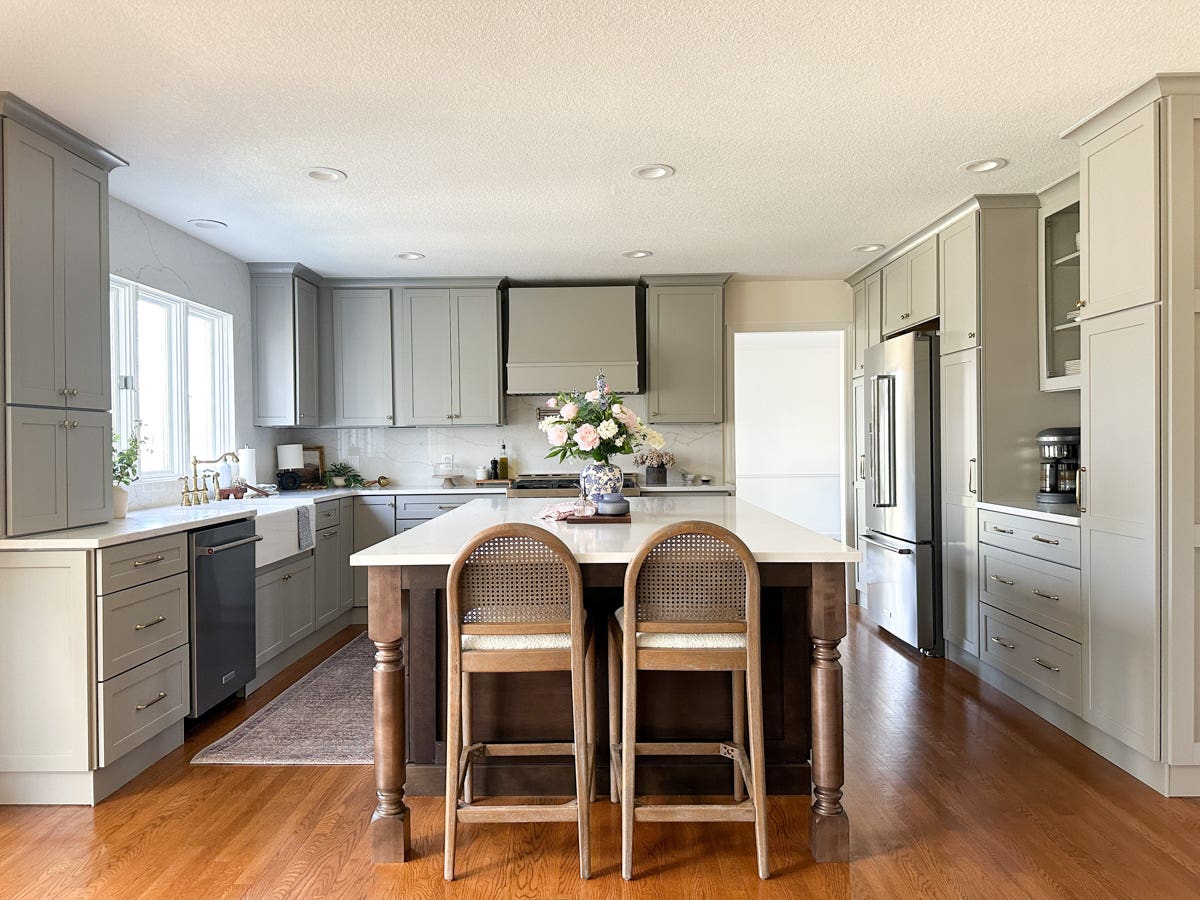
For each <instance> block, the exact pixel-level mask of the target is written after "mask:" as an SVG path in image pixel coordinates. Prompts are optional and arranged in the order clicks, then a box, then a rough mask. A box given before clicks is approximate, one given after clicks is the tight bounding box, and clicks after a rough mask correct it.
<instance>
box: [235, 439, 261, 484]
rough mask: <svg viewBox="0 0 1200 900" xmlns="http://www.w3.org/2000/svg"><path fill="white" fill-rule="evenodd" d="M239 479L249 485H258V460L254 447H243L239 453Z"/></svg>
mask: <svg viewBox="0 0 1200 900" xmlns="http://www.w3.org/2000/svg"><path fill="white" fill-rule="evenodd" d="M237 458H238V477H239V478H241V479H243V480H244V481H246V482H248V483H249V484H258V460H256V459H255V450H254V448H253V447H243V448H242V449H241V450H239V451H238V452H237Z"/></svg>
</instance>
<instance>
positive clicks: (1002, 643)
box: [992, 637, 1017, 650]
mask: <svg viewBox="0 0 1200 900" xmlns="http://www.w3.org/2000/svg"><path fill="white" fill-rule="evenodd" d="M992 643H993V644H999V645H1000V646H1001V647H1007V648H1008V649H1009V650H1016V649H1017V645H1016V644H1009V643H1007V642H1006V641H1002V640H1000V638H998V637H994V638H992Z"/></svg>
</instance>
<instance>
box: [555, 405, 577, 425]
mask: <svg viewBox="0 0 1200 900" xmlns="http://www.w3.org/2000/svg"><path fill="white" fill-rule="evenodd" d="M559 415H560V416H561V417H562V418H564V419H566V420H567V421H568V422H570V421H571V420H572V419H574V418H575V417H576V416H577V415H579V406H578V404H575V403H571V402H570V401H568V402H566V403H564V404H563V408H562V409H560V410H559Z"/></svg>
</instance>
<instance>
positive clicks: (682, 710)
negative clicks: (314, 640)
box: [368, 562, 850, 862]
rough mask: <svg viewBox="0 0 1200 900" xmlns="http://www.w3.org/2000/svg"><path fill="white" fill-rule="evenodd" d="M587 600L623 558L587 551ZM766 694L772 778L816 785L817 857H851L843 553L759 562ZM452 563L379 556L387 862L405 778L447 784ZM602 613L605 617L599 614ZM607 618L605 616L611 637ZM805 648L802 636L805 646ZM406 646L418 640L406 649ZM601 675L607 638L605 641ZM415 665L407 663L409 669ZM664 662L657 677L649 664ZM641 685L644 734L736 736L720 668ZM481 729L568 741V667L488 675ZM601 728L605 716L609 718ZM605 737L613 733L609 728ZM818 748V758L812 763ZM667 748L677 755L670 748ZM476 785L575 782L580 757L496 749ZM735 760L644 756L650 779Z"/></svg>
mask: <svg viewBox="0 0 1200 900" xmlns="http://www.w3.org/2000/svg"><path fill="white" fill-rule="evenodd" d="M582 570H583V577H584V585H585V590H586V592H587V601H586V602H587V607H588V610H589V612H590V613H591V614H593V615H596V616H603V615H607V614H608V613H610V612H611V611H612V610H614V609H616V608H617V607H618V606H619V605H620V604H621V585H622V582H623V579H624V573H625V566H624V565H623V564H620V563H592V564H589V563H583V564H582ZM760 571H761V574H762V583H763V593H762V633H763V694H764V723H763V726H764V733H765V735H766V758H767V788H768V791H769V792H770V793H773V794H798V793H807V792H809V791H811V793H812V797H813V802H812V807H811V813H810V827H809V844H810V850H811V852H812V855H813V858H814V859H816V860H817V861H818V862H835V861H845V860H847V859H848V858H849V834H850V829H849V822H848V820H847V818H846V814H845V812H844V810H843V809H842V805H841V798H842V784H843V780H844V776H843V732H842V671H841V664H840V663H839V661H838V660H839V653H838V643H839V641H841V640H842V638H844V637H845V635H846V605H845V587H844V585H845V564H844V563H803V562H795V563H760ZM446 572H447V566H444V565H429V566H424V565H405V566H372V567H371V568H370V570H369V585H370V587H369V597H370V600H369V615H368V633H369V635H370V637H371V640H372V641H374V643H375V646H376V655H375V660H376V663H375V677H374V688H375V785H376V791H377V795H378V804H377V808H376V810H375V813H374V816H373V819H372V822H371V841H372V850H373V856H374V859H375V861H376V862H399V861H404V860H406V859H409V858H411V855H412V851H411V849H410V848H411V844H410V841H409V824H408V815H407V814H408V809H407V807H406V806H405V805H404V796H405V791H406V788H407V792H408V793H410V794H412V795H414V796H425V795H428V796H433V795H438V794H441V793H443V792H444V790H445V782H444V777H445V769H444V765H445V758H446V747H445V649H444V646H445V597H444V589H445V583H446ZM601 621H603V620H601ZM605 632H606V629H604V628H599V629H597V636H598V640H600V641H603V640H604V638H605ZM801 648H803V650H802V649H801ZM405 650H406V651H407V652H405ZM596 659H597V665H598V672H597V676H598V678H597V684H598V685H602V684H604V683H605V682H604V679H605V678H607V673H606V672H605V671H604V666H605V660H606V659H607V655H606V650H605V648H604V647H603V646H599V647H597V651H596ZM406 672H407V677H406ZM651 674H653V675H657V676H658V677H656V678H652V677H650V675H651ZM643 678H644V679H645V680H644V682H643V683H644V686H642V685H639V698H638V699H639V721H638V729H639V737H641V736H643V735H644V736H645V737H646V739H647V740H655V741H665V740H673V741H691V740H699V739H702V738H707V739H714V738H727V737H728V735H729V734H731V733H732V731H731V708H732V704H731V697H730V690H731V684H730V682H729V680H728V677H727V676H725V675H723V674H721V673H704V672H696V673H690V672H681V673H648V674H647V675H645V676H643ZM474 681H475V693H474V697H473V709H474V723H475V725H474V728H475V735H474V736H475V739H476V740H495V741H507V740H521V741H561V740H569V739H570V732H571V720H570V709H571V706H570V694H569V684H568V682H567V679H566V677H563V678H561V679H560V678H557V677H556V676H555V675H553V674H537V675H508V674H494V675H490V676H489V675H477V676H476V677H475V679H474ZM606 698H607V693H606V692H605V691H604V690H603V689H598V690H597V691H596V703H597V708H596V713H595V714H596V716H597V721H598V722H601V723H603V722H604V721H606V719H605V717H606V715H607V711H606ZM600 732H601V733H603V729H600ZM601 743H602V742H601ZM810 752H811V759H812V764H811V766H810V765H809V758H810ZM664 762H665V761H664ZM607 763H608V752H607V748H606V747H604V746H600V747H598V748H597V773H596V777H597V787H598V791H599V793H600V794H601V795H603V794H604V792H605V791H607V784H608V765H607ZM476 773H477V774H476V776H475V778H476V780H475V790H476V793H477V794H482V795H487V794H493V795H509V796H511V795H527V796H531V795H539V794H547V795H559V796H563V795H567V794H569V793H571V791H572V790H573V788H572V787H571V778H572V775H571V768H570V763H569V761H565V760H560V759H548V760H546V761H538V760H533V761H530V760H517V759H512V758H500V759H495V760H485V761H483V762H481V763H480V764H479V765H478V766H477V768H476ZM731 788H732V769H731V768H730V766H729V765H728V764H725V763H722V762H720V761H716V762H714V761H711V760H710V759H708V758H703V759H697V760H694V761H689V760H686V759H685V760H683V761H682V762H681V761H680V760H678V759H672V760H671V761H670V764H669V765H668V764H660V765H655V764H654V763H653V762H649V763H647V764H645V765H639V767H638V793H639V794H641V793H646V794H709V795H713V794H724V793H727V792H729V791H730V790H731Z"/></svg>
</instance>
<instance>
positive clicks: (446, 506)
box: [438, 503, 460, 509]
mask: <svg viewBox="0 0 1200 900" xmlns="http://www.w3.org/2000/svg"><path fill="white" fill-rule="evenodd" d="M459 505H460V504H458V503H445V504H439V505H438V509H458V507H459Z"/></svg>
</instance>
